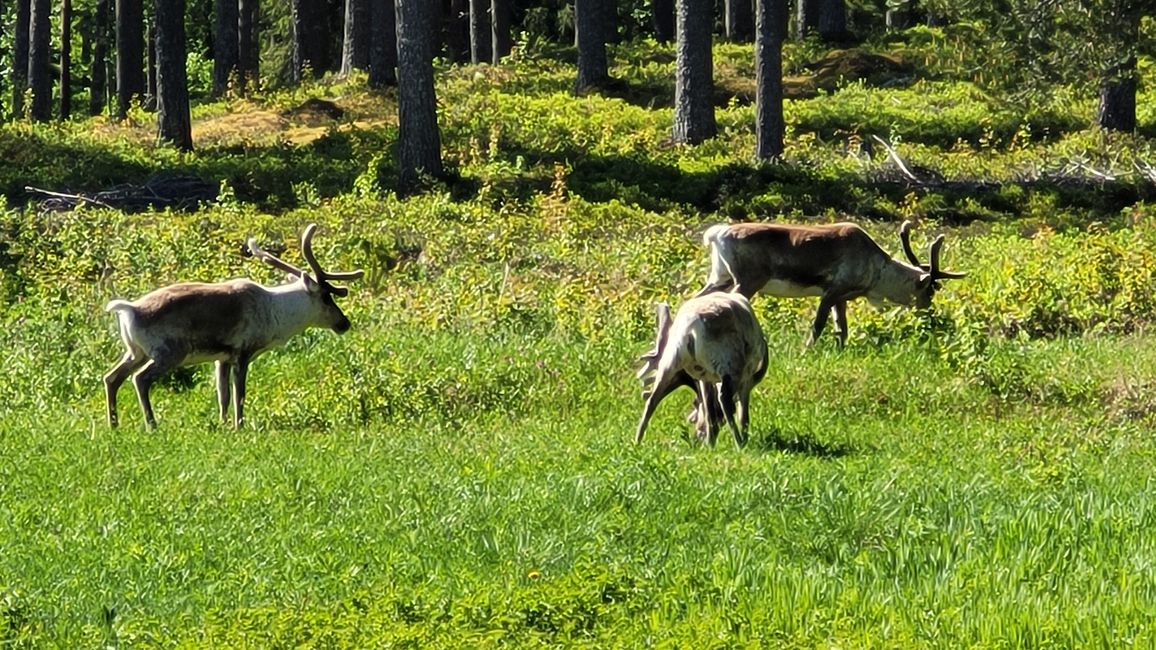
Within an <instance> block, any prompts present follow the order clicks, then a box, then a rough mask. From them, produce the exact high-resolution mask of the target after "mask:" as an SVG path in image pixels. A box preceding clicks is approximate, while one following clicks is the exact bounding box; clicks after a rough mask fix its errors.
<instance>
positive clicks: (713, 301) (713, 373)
mask: <svg viewBox="0 0 1156 650" xmlns="http://www.w3.org/2000/svg"><path fill="white" fill-rule="evenodd" d="M642 361H643V367H642V368H641V369H640V370H639V371H638V376H639V378H640V379H642V383H643V387H644V390H643V393H642V396H643V397H644V398H645V399H646V406H645V407H644V408H643V411H642V419H641V420H640V421H639V423H638V432H637V433H636V434H635V436H634V442H635V443H640V442H642V436H643V434H644V433H646V425H647V423H648V422H649V421H650V416H651V415H653V414H654V409H655V408H656V407H657V406H658V403H659V402H661V401H662V398H664V397H666V396H667V395H668V394H670V392H671V391H673V390H674V389H676V388H678V387H679V386H690V387H691V388H692V389H694V391H695V406H694V410H693V412H692V414H691V419H692V420H693V421H694V422H695V428H696V429H697V431H698V435H699V437H700V438H705V439H706V441H707V442H708V443H709V444H711V445H714V443H715V439H716V438H717V437H718V428H719V419H720V418H719V415H720V413H721V415H722V417H724V418H726V422H727V425H728V426H730V429H731V432H732V433H733V434H734V437H735V443H736V444H738V445H739V446H740V447H741V446H743V445H744V444H746V441H747V421H748V418H749V412H750V397H751V389H753V388H754V387H755V384H757V383H759V382H760V381H762V379H763V375H765V374H766V372H767V361H768V360H767V343H766V340H765V339H764V338H763V330H762V328H760V327H759V323H758V321H757V320H755V314H754V312H753V311H751V304H750V302H748V301H747V299H746V298H745V297H744V296H742V295H741V294H737V293H712V294H710V295H706V296H699V297H696V298H691V299H690V300H687V301H686V302H685V303H683V304H682V306H681V307H679V309H678V313H677V314H676V315H675V317H674V320H673V321H672V320H671V318H670V305H667V304H666V303H659V304H658V335H657V337H656V339H655V344H654V350H652V351H650V352H648V353H647V354H645V355H643V357H642ZM736 402H737V404H736ZM736 417H737V420H738V422H737V423H736V421H735V420H736Z"/></svg>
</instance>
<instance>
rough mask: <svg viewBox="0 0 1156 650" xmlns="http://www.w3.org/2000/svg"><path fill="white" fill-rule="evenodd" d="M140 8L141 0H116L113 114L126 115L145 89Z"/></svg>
mask: <svg viewBox="0 0 1156 650" xmlns="http://www.w3.org/2000/svg"><path fill="white" fill-rule="evenodd" d="M144 57H145V50H144V11H143V8H142V7H141V0H116V117H117V118H119V119H123V118H124V117H126V116H127V115H128V110H129V108H130V107H131V106H132V101H133V99H136V98H139V97H140V95H141V93H143V92H144V90H145V78H144V63H145V61H144Z"/></svg>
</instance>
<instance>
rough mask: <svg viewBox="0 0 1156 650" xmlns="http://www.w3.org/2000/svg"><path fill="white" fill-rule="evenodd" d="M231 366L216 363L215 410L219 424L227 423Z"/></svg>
mask: <svg viewBox="0 0 1156 650" xmlns="http://www.w3.org/2000/svg"><path fill="white" fill-rule="evenodd" d="M232 370H233V364H231V363H229V362H228V361H218V362H217V365H216V378H217V410H218V411H219V412H220V414H221V422H222V423H223V422H228V421H229V400H230V395H229V392H230V391H229V382H230V381H232V380H231V379H230V378H229V375H230V374H231V373H232Z"/></svg>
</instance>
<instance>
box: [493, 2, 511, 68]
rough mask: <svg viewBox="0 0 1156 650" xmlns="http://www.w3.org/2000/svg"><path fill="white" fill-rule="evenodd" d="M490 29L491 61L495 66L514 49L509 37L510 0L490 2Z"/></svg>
mask: <svg viewBox="0 0 1156 650" xmlns="http://www.w3.org/2000/svg"><path fill="white" fill-rule="evenodd" d="M490 27H491V34H490V36H491V38H490V41H491V44H492V45H493V56H492V57H491V61H492V62H493V63H495V64H497V63H501V62H502V57H506V56H509V55H510V52H511V51H512V50H513V49H514V45H513V40H512V39H511V37H510V0H491V2H490Z"/></svg>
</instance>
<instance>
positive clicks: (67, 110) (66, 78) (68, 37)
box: [60, 0, 72, 122]
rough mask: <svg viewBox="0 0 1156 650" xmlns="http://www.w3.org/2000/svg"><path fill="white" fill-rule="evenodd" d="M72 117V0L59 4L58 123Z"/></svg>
mask: <svg viewBox="0 0 1156 650" xmlns="http://www.w3.org/2000/svg"><path fill="white" fill-rule="evenodd" d="M70 117H72V0H61V2H60V121H61V122H64V121H67V120H68V119H69V118H70Z"/></svg>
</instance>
